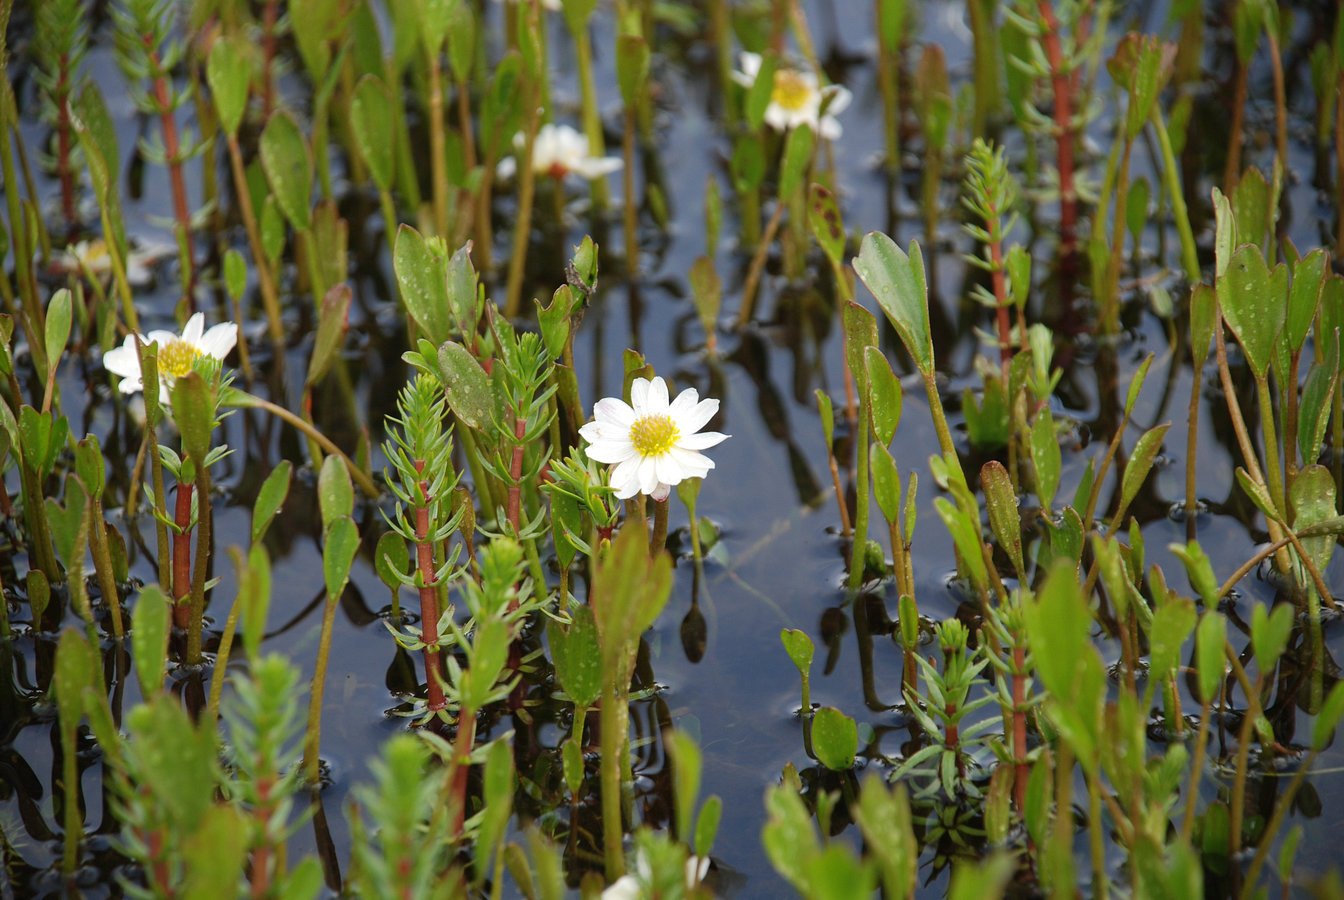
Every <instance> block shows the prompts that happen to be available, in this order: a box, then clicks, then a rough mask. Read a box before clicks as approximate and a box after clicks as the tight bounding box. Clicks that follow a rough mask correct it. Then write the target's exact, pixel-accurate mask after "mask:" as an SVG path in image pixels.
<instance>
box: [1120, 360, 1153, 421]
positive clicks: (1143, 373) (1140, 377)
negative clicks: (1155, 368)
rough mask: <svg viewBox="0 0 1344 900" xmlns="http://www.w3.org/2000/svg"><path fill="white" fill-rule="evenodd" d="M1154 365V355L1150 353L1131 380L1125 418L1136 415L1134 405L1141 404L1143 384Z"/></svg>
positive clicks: (1126, 398)
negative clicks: (1140, 393) (1140, 395)
mask: <svg viewBox="0 0 1344 900" xmlns="http://www.w3.org/2000/svg"><path fill="white" fill-rule="evenodd" d="M1152 364H1153V354H1151V353H1149V354H1148V355H1147V356H1145V357H1144V358H1143V362H1141V363H1139V367H1138V369H1136V370H1135V372H1134V374H1133V376H1131V377H1130V380H1129V392H1128V393H1126V394H1125V416H1126V417H1129V416H1131V415H1133V414H1134V404H1135V403H1137V402H1139V392H1140V391H1141V390H1142V389H1143V382H1144V380H1145V379H1146V378H1147V377H1148V369H1149V368H1150V367H1151V366H1152Z"/></svg>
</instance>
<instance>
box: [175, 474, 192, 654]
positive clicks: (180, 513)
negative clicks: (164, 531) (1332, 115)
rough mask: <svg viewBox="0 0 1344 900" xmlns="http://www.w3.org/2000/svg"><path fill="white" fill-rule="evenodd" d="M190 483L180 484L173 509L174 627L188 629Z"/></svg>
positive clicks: (189, 614) (189, 607) (189, 610)
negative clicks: (174, 526)
mask: <svg viewBox="0 0 1344 900" xmlns="http://www.w3.org/2000/svg"><path fill="white" fill-rule="evenodd" d="M192 489H193V485H192V483H191V482H189V481H184V482H178V485H177V505H176V507H174V509H173V521H174V522H175V523H176V524H177V530H176V531H174V532H173V625H175V626H176V627H178V628H187V627H188V626H190V625H191V606H190V605H189V604H188V603H186V602H185V601H186V598H187V596H188V595H189V594H190V593H191V494H192Z"/></svg>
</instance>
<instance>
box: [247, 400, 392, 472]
mask: <svg viewBox="0 0 1344 900" xmlns="http://www.w3.org/2000/svg"><path fill="white" fill-rule="evenodd" d="M220 405H221V406H226V407H232V408H234V409H261V410H265V411H266V412H268V413H270V414H272V415H274V416H276V417H277V418H279V419H281V420H282V421H284V422H286V423H288V424H290V425H293V426H294V427H295V428H297V429H299V431H301V432H303V433H304V434H305V435H306V436H307V437H309V438H311V439H312V440H314V441H316V442H317V445H318V446H319V447H321V448H322V449H323V450H325V451H326V452H327V453H329V454H331V455H333V456H338V457H340V458H341V461H342V462H344V463H345V467H346V468H347V469H348V470H349V471H350V477H351V478H352V479H354V482H355V484H357V485H359V488H360V490H362V491H363V492H364V493H365V494H366V495H368V496H369V497H375V498H376V497H377V496H378V495H379V490H378V486H377V485H376V484H374V483H373V479H372V478H370V477H369V475H368V473H366V472H365V471H364V470H363V469H361V468H360V467H359V466H358V465H356V464H355V461H354V460H352V459H351V458H350V457H348V456H346V455H345V453H344V452H343V451H342V450H341V448H340V447H337V446H336V445H335V444H333V443H332V442H331V440H330V439H329V438H328V437H327V436H326V435H324V434H323V433H322V432H320V431H318V430H317V428H316V427H314V426H313V425H312V423H310V422H305V421H304V420H303V419H301V418H299V417H298V416H296V415H294V413H292V412H290V411H289V410H287V409H285V408H284V407H283V406H278V405H276V404H274V403H272V402H270V401H269V400H263V399H261V398H260V397H258V396H256V395H255V394H249V393H247V392H246V391H240V390H238V389H237V388H234V389H233V390H231V391H229V392H227V393H226V394H225V396H224V397H223V398H222V402H221V404H220Z"/></svg>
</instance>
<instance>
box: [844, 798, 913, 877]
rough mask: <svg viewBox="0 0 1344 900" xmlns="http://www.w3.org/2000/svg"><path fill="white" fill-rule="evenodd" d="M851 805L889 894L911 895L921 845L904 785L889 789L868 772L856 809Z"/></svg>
mask: <svg viewBox="0 0 1344 900" xmlns="http://www.w3.org/2000/svg"><path fill="white" fill-rule="evenodd" d="M850 808H851V811H852V814H853V816H854V819H855V820H856V821H857V822H858V825H859V829H860V830H861V831H862V832H863V837H864V839H865V841H867V847H868V849H869V851H870V852H871V853H872V855H873V856H874V857H876V861H877V865H878V869H879V871H880V872H881V873H882V884H883V885H884V887H885V888H886V896H888V897H906V896H909V895H910V894H911V893H912V892H913V891H914V889H915V874H916V870H917V867H918V864H919V845H918V844H917V843H916V842H915V832H914V826H913V823H912V820H911V816H910V798H909V795H908V794H907V793H906V789H905V785H903V784H901V783H899V782H898V783H897V784H895V785H893V787H892V789H891V790H890V791H888V789H887V786H886V784H885V783H884V782H883V780H882V779H880V778H877V777H875V776H872V775H869V776H867V777H866V778H865V779H864V782H863V787H862V789H861V790H860V791H859V802H858V805H857V808H855V807H854V806H853V805H851V807H850Z"/></svg>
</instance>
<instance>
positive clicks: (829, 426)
mask: <svg viewBox="0 0 1344 900" xmlns="http://www.w3.org/2000/svg"><path fill="white" fill-rule="evenodd" d="M812 395H813V396H814V397H816V398H817V410H818V412H819V413H820V414H821V431H822V434H824V435H825V436H826V450H827V452H830V449H831V447H833V446H834V445H835V410H834V408H833V407H832V405H831V398H830V395H829V394H827V393H826V392H825V391H823V390H822V389H821V388H817V389H815V390H814V391H813V392H812Z"/></svg>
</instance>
